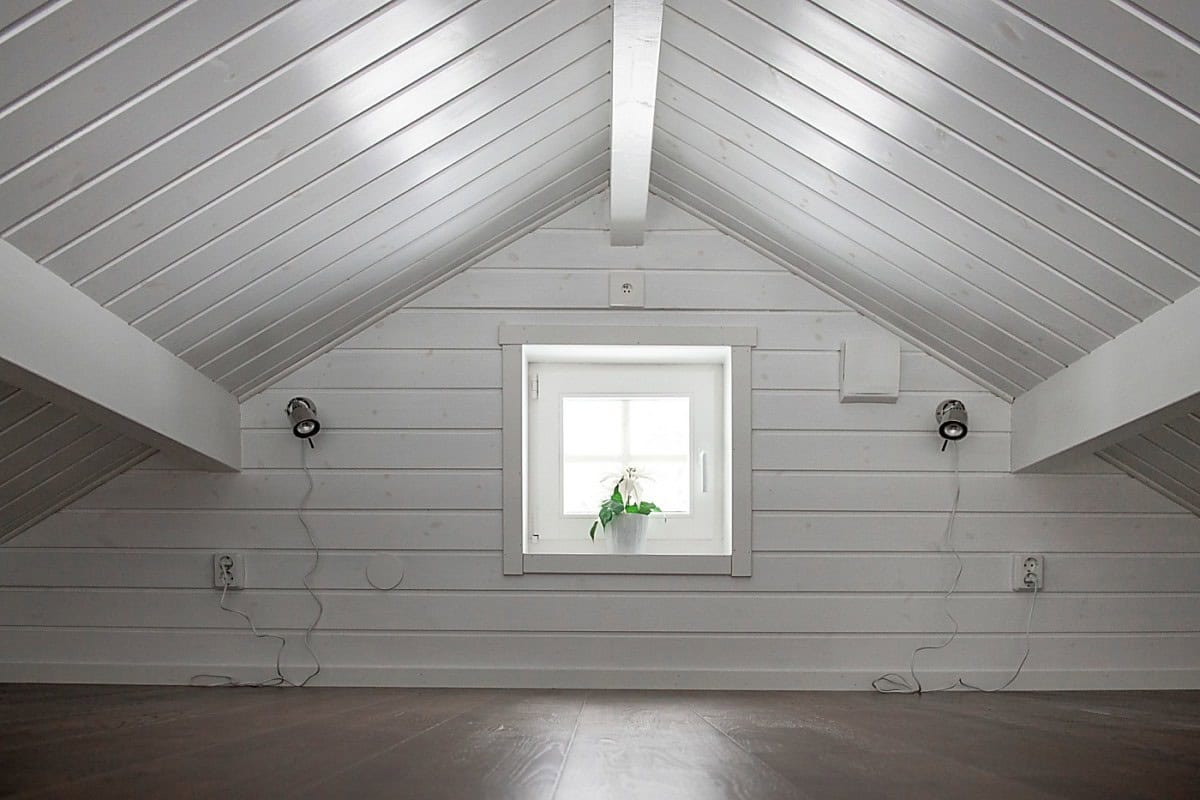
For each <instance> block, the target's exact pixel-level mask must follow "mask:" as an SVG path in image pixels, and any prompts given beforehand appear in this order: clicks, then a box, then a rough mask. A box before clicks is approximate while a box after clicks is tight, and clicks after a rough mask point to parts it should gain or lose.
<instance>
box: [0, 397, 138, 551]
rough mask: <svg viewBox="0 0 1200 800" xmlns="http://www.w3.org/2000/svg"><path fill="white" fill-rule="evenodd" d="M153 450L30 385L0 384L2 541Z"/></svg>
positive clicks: (0, 537)
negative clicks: (34, 390)
mask: <svg viewBox="0 0 1200 800" xmlns="http://www.w3.org/2000/svg"><path fill="white" fill-rule="evenodd" d="M153 452H154V451H153V450H152V449H151V448H149V447H146V446H145V445H143V444H141V443H139V442H136V441H134V440H132V439H129V438H127V437H124V436H121V435H119V434H117V433H115V432H113V431H106V430H105V429H102V428H101V427H100V426H99V425H97V424H96V423H95V422H92V421H90V420H86V419H84V418H83V417H80V416H79V415H78V414H75V413H73V412H70V411H68V410H66V409H65V408H62V407H60V406H56V405H54V404H53V403H50V402H48V401H46V400H44V399H42V398H40V397H37V396H35V395H33V394H32V393H30V392H29V391H27V390H24V389H18V388H16V387H15V386H9V385H8V384H0V541H3V540H4V539H8V538H10V537H12V536H14V535H17V534H19V533H20V532H21V531H23V530H25V529H26V528H28V527H29V526H30V525H33V524H34V523H36V522H38V521H39V520H41V519H44V518H45V517H46V516H48V515H49V514H50V513H53V511H55V510H57V509H58V508H61V507H63V506H65V505H67V504H68V503H70V502H71V501H72V500H75V499H76V498H78V497H81V496H82V495H84V494H87V493H88V492H90V491H91V490H92V489H94V488H96V486H98V485H100V484H101V483H103V482H104V481H105V480H107V479H108V478H110V477H112V476H113V475H116V474H118V473H120V472H123V471H124V470H125V469H127V468H128V467H130V466H132V465H133V464H135V463H137V462H139V461H142V460H144V459H145V458H147V457H148V456H149V455H151V454H152V453H153Z"/></svg>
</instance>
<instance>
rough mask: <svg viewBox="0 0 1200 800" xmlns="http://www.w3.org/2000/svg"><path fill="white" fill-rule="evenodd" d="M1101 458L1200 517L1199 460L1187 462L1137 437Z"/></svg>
mask: <svg viewBox="0 0 1200 800" xmlns="http://www.w3.org/2000/svg"><path fill="white" fill-rule="evenodd" d="M1099 455H1100V457H1101V458H1103V459H1105V460H1106V461H1108V462H1109V463H1111V464H1113V465H1115V466H1117V467H1119V468H1121V469H1122V470H1124V471H1125V472H1127V473H1128V474H1130V475H1132V476H1133V477H1134V478H1137V479H1138V480H1140V481H1141V482H1142V483H1145V484H1146V485H1148V486H1150V487H1151V488H1154V489H1157V490H1158V491H1160V492H1162V493H1163V494H1165V495H1166V496H1168V497H1170V498H1171V499H1172V500H1174V501H1175V502H1177V503H1179V504H1180V505H1182V506H1184V507H1185V508H1187V509H1190V510H1191V511H1192V512H1194V513H1196V514H1200V461H1194V460H1193V461H1188V460H1185V459H1182V458H1180V456H1178V455H1177V454H1175V453H1173V452H1171V451H1170V450H1168V449H1166V448H1163V447H1161V446H1159V445H1158V444H1157V443H1156V442H1155V441H1153V440H1152V438H1151V437H1150V436H1147V435H1143V436H1138V437H1135V438H1133V439H1130V440H1129V441H1126V442H1122V443H1121V444H1119V445H1113V446H1112V447H1109V448H1107V449H1105V450H1102V451H1101V452H1100V454H1099Z"/></svg>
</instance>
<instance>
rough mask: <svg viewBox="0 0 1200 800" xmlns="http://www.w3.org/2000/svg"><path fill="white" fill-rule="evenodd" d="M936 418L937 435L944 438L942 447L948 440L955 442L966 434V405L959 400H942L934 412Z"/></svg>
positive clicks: (944, 446)
mask: <svg viewBox="0 0 1200 800" xmlns="http://www.w3.org/2000/svg"><path fill="white" fill-rule="evenodd" d="M934 417H936V418H937V424H938V435H939V436H941V437H942V438H943V439H945V440H946V441H945V442H942V449H943V450H945V449H946V444H947V443H949V442H957V441H958V440H959V439H962V438H964V437H965V436H966V435H967V430H968V428H967V407H966V406H965V405H963V402H962V401H961V400H943V401H942V402H941V403H939V404H938V407H937V411H935V412H934Z"/></svg>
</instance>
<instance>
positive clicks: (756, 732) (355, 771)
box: [0, 685, 1200, 800]
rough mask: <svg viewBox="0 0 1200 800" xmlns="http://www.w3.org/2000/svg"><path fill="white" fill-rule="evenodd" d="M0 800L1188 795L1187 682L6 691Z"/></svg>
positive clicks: (1191, 735)
mask: <svg viewBox="0 0 1200 800" xmlns="http://www.w3.org/2000/svg"><path fill="white" fill-rule="evenodd" d="M0 795H3V796H6V797H7V796H20V797H35V796H36V797H80V798H83V797H86V798H106V797H121V798H133V797H155V798H158V797H161V798H182V797H206V798H207V797H222V798H240V797H248V798H257V799H258V800H272V799H273V798H291V797H321V798H328V797H352V798H361V799H365V798H375V797H388V798H454V800H471V799H472V798H549V797H557V798H619V799H620V800H632V799H633V798H653V799H654V800H663V799H664V798H687V799H688V800H704V799H705V798H753V799H754V800H771V799H772V798H793V797H809V798H843V797H844V798H870V797H887V798H907V797H912V798H922V799H923V800H924V799H926V798H938V797H947V798H975V800H984V798H1005V800H1013V798H1050V797H1071V798H1076V797H1077V798H1089V800H1091V799H1092V798H1173V797H1179V798H1189V800H1195V798H1200V693H1194V692H1193V693H1187V692H1159V693H1149V692H1144V693H1138V692H1110V693H1094V692H1089V693H1053V694H1015V693H1014V694H1004V695H979V694H943V695H930V696H925V697H919V698H918V697H899V696H887V697H883V696H878V695H872V694H865V693H853V694H851V693H821V694H814V693H786V692H770V693H724V692H721V693H717V692H713V693H701V692H576V691H492V690H415V689H303V690H279V689H183V688H166V687H115V686H14V685H9V686H3V685H0Z"/></svg>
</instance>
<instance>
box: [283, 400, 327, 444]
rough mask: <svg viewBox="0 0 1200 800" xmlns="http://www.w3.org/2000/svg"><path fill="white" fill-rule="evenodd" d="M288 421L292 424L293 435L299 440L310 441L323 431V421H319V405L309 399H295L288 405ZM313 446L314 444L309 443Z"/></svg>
mask: <svg viewBox="0 0 1200 800" xmlns="http://www.w3.org/2000/svg"><path fill="white" fill-rule="evenodd" d="M287 417H288V421H289V422H291V423H292V433H293V434H294V435H295V436H296V437H297V438H299V439H309V440H311V439H312V437H314V436H316V435H317V432H318V431H320V430H321V421H320V420H318V419H317V404H316V403H314V402H313V401H312V400H309V399H308V398H307V397H293V398H292V399H291V400H289V401H288V404H287ZM309 444H310V445H311V444H312V442H311V441H309Z"/></svg>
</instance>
